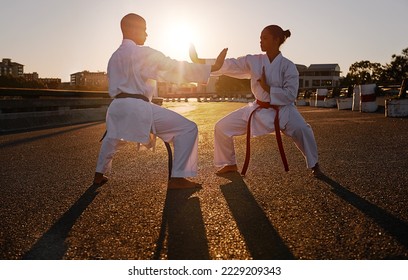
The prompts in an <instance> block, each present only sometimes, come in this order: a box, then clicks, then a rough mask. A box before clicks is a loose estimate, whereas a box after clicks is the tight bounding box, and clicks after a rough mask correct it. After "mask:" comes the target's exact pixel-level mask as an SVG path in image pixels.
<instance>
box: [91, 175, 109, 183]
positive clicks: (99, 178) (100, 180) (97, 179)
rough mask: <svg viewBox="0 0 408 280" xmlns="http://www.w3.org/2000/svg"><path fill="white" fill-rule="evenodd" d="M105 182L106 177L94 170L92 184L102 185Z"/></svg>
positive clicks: (106, 180)
mask: <svg viewBox="0 0 408 280" xmlns="http://www.w3.org/2000/svg"><path fill="white" fill-rule="evenodd" d="M106 182H108V177H106V176H105V175H103V174H102V173H99V172H95V177H94V180H93V184H94V185H100V186H101V185H103V184H105V183H106Z"/></svg>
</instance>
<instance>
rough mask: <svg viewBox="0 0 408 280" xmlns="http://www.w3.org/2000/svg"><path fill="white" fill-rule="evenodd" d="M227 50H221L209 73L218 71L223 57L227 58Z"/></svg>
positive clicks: (222, 62)
mask: <svg viewBox="0 0 408 280" xmlns="http://www.w3.org/2000/svg"><path fill="white" fill-rule="evenodd" d="M227 51H228V48H225V49H223V50H222V51H221V52H220V54H219V55H218V57H217V60H216V61H215V63H214V64H213V65H211V72H214V71H218V70H220V69H221V67H222V65H223V64H224V60H225V57H226V56H227Z"/></svg>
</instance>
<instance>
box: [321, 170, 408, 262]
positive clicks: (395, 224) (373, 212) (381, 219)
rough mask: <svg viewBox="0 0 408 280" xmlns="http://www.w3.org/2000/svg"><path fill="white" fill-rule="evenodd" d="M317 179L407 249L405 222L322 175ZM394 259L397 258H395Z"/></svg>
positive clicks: (407, 230) (406, 227)
mask: <svg viewBox="0 0 408 280" xmlns="http://www.w3.org/2000/svg"><path fill="white" fill-rule="evenodd" d="M319 179H320V180H322V181H323V182H325V183H327V184H328V185H329V186H330V187H331V188H332V189H331V191H332V192H333V193H335V194H336V195H337V196H338V197H340V198H341V199H343V200H344V201H346V202H347V203H349V204H350V205H352V206H354V207H355V208H356V209H358V210H359V211H361V212H362V213H363V214H365V215H366V216H368V217H370V218H371V219H372V220H373V221H374V222H376V223H377V224H378V225H379V226H380V227H382V228H383V229H384V230H385V231H386V232H388V233H389V234H391V235H392V236H393V237H394V238H395V239H396V240H397V241H398V242H399V243H400V244H402V245H403V246H404V247H405V248H406V249H408V224H407V223H406V222H405V221H403V220H401V219H399V218H397V217H395V216H394V215H392V214H391V213H389V212H387V211H386V210H384V209H382V208H380V207H378V206H377V205H375V204H373V203H371V202H369V201H367V200H365V199H364V198H362V197H360V196H358V195H357V194H355V193H353V192H351V191H349V190H348V189H346V188H345V187H343V186H342V185H340V184H339V183H337V182H335V181H334V180H333V179H331V178H329V177H328V176H326V175H324V174H322V175H321V176H319ZM391 258H392V256H391ZM396 258H399V257H398V256H396Z"/></svg>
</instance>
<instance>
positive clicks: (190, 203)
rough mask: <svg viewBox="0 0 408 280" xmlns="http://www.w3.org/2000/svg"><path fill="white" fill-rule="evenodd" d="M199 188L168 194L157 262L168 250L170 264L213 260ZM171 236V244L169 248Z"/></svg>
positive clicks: (158, 245) (157, 244)
mask: <svg viewBox="0 0 408 280" xmlns="http://www.w3.org/2000/svg"><path fill="white" fill-rule="evenodd" d="M198 190H199V188H195V189H180V190H168V191H167V196H166V201H165V205H164V210H163V216H162V223H161V229H160V234H159V238H158V240H157V243H156V251H155V253H154V256H153V259H156V260H158V259H160V258H161V254H162V251H163V249H165V247H166V246H167V259H169V260H209V259H210V255H209V251H208V240H207V237H206V232H205V226H204V221H203V216H202V212H201V207H200V200H199V198H198V197H191V196H192V195H193V194H194V193H195V192H197V191H198ZM166 235H167V244H166Z"/></svg>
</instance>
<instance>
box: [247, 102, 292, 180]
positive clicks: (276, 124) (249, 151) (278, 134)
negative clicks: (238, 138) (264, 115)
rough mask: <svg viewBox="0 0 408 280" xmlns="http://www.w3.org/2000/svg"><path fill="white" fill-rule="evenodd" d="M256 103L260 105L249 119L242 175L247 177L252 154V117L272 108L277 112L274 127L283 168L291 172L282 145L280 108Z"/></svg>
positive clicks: (265, 103)
mask: <svg viewBox="0 0 408 280" xmlns="http://www.w3.org/2000/svg"><path fill="white" fill-rule="evenodd" d="M256 103H257V104H258V105H259V106H258V107H257V108H256V109H255V110H253V111H252V112H251V114H250V115H249V119H248V124H247V139H246V155H245V161H244V166H243V167H242V171H241V175H245V173H246V171H247V169H248V165H249V158H250V154H251V147H250V144H251V141H250V140H251V120H252V116H253V115H254V113H255V111H258V110H259V109H268V108H272V109H274V110H275V111H276V115H275V120H274V125H275V135H276V142H278V147H279V152H280V155H281V159H282V162H283V166H284V167H285V171H289V166H288V161H287V160H286V155H285V151H284V150H283V144H282V136H281V133H280V126H279V106H277V105H271V104H269V103H268V102H262V101H259V100H256Z"/></svg>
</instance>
